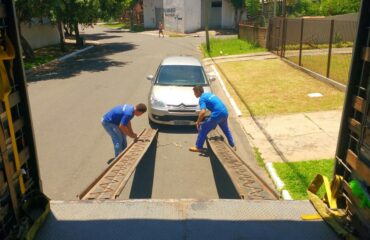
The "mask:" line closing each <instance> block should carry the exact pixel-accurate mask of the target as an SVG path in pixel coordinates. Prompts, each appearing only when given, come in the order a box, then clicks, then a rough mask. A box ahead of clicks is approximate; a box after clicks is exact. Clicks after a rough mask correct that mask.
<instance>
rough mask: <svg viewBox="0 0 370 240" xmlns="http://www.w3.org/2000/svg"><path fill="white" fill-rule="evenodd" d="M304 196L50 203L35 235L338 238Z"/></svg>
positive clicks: (157, 237) (135, 237) (118, 237)
mask: <svg viewBox="0 0 370 240" xmlns="http://www.w3.org/2000/svg"><path fill="white" fill-rule="evenodd" d="M312 213H316V212H315V210H314V209H313V207H312V205H311V204H310V203H309V202H308V201H273V200H272V201H268V200H263V201H243V200H205V201H201V200H132V201H131V200H128V201H105V202H85V201H79V202H77V201H72V202H60V201H52V202H51V214H50V215H49V216H48V218H47V220H46V222H45V223H44V225H43V226H42V228H41V229H40V231H39V233H38V235H37V236H36V239H38V240H41V239H45V240H46V239H47V240H50V239H68V240H72V239H104V240H108V239H171V240H173V239H237V240H241V239H274V240H276V239H303V240H304V239H307V240H308V239H310V240H311V239H315V240H318V239H323V240H330V239H339V238H338V237H337V235H336V234H335V233H334V232H333V231H332V230H331V228H330V227H329V226H328V225H327V224H326V223H325V222H323V221H302V220H300V215H301V214H312Z"/></svg>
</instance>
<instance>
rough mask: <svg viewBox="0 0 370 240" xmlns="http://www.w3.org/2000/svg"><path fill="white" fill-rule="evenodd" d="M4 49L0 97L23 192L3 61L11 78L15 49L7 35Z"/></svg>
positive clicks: (0, 56)
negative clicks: (8, 68) (6, 63)
mask: <svg viewBox="0 0 370 240" xmlns="http://www.w3.org/2000/svg"><path fill="white" fill-rule="evenodd" d="M5 42H6V45H5V50H4V47H0V78H1V79H0V98H1V100H2V101H3V102H4V105H5V111H6V116H7V118H8V125H9V132H10V137H11V139H12V149H13V154H14V162H15V167H16V171H17V175H18V179H19V185H20V189H21V193H22V194H24V193H25V191H26V189H25V186H24V182H23V176H22V173H21V171H20V170H21V165H20V160H19V153H18V147H17V142H16V139H15V132H14V126H13V119H12V113H11V110H10V104H9V95H10V93H11V85H10V82H9V78H8V73H7V71H6V68H5V65H4V61H9V64H10V71H9V75H10V77H11V78H13V71H12V70H13V60H14V58H15V50H14V46H13V44H12V42H11V41H10V39H9V38H8V36H6V35H5Z"/></svg>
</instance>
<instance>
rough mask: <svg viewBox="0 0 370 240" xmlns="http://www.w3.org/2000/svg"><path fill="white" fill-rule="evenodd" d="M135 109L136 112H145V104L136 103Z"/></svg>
mask: <svg viewBox="0 0 370 240" xmlns="http://www.w3.org/2000/svg"><path fill="white" fill-rule="evenodd" d="M135 109H136V111H138V112H142V113H145V112H146V106H145V104H144V103H139V104H138V105H136V107H135Z"/></svg>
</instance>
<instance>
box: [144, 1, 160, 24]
mask: <svg viewBox="0 0 370 240" xmlns="http://www.w3.org/2000/svg"><path fill="white" fill-rule="evenodd" d="M155 8H163V0H143V11H144V27H145V28H156V27H157V26H156V19H155Z"/></svg>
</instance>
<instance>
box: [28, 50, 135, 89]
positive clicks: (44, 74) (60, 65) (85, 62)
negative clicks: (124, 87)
mask: <svg viewBox="0 0 370 240" xmlns="http://www.w3.org/2000/svg"><path fill="white" fill-rule="evenodd" d="M135 47H136V45H134V44H132V43H109V44H103V45H99V46H96V47H94V48H92V49H90V50H88V51H87V52H84V53H81V55H78V56H77V57H75V58H73V59H68V60H66V61H64V62H59V61H56V62H53V63H50V64H48V65H46V66H44V67H42V68H40V69H38V70H36V71H35V72H32V73H30V74H29V75H28V76H27V81H28V82H36V81H44V80H51V79H68V78H71V77H73V76H76V75H78V74H80V73H81V72H101V71H106V70H107V69H108V68H109V67H122V66H124V65H126V64H128V62H121V61H114V60H112V59H109V56H110V55H113V54H115V53H119V52H126V51H131V50H133V49H135ZM102 80H103V79H102Z"/></svg>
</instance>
